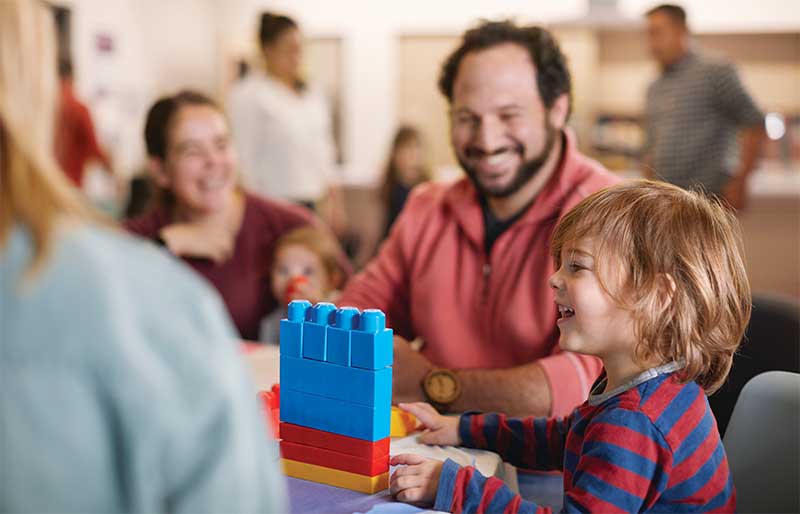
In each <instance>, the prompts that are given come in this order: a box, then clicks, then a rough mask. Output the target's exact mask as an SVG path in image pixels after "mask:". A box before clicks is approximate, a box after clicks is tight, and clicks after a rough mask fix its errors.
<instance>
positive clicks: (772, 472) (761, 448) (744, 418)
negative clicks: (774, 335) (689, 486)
mask: <svg viewBox="0 0 800 514" xmlns="http://www.w3.org/2000/svg"><path fill="white" fill-rule="evenodd" d="M798 434H800V374H797V373H786V372H785V371H769V372H767V373H762V374H760V375H758V376H757V377H755V378H753V379H752V380H750V381H749V382H748V383H747V384H746V385H745V386H744V389H742V394H741V395H739V400H738V401H737V402H736V408H735V409H734V410H733V415H732V416H731V419H730V426H729V427H728V433H727V434H725V439H724V444H725V451H726V453H727V454H728V463H729V465H730V469H731V474H732V475H733V482H734V484H735V485H736V504H737V505H736V507H737V509H736V510H737V512H800V492H798V487H797V485H798V484H800V438H799V437H798Z"/></svg>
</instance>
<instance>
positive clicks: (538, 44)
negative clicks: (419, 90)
mask: <svg viewBox="0 0 800 514" xmlns="http://www.w3.org/2000/svg"><path fill="white" fill-rule="evenodd" d="M506 43H512V44H516V45H519V46H521V47H522V48H524V49H526V50H527V51H528V53H529V54H530V57H531V61H532V62H533V64H534V66H535V67H536V84H537V85H538V87H539V95H540V96H541V97H542V102H543V103H544V106H545V107H547V108H548V109H549V108H550V107H552V106H553V103H554V102H555V101H556V98H558V97H559V96H561V95H562V94H564V93H566V94H567V95H569V96H570V110H571V109H572V81H571V79H570V74H569V69H568V68H567V59H566V57H564V54H563V53H561V49H560V48H559V47H558V43H557V42H556V40H555V39H554V38H553V36H552V35H551V34H550V32H548V31H547V30H545V29H543V28H541V27H536V26H533V25H527V26H520V25H517V24H515V23H514V22H513V21H511V20H505V21H483V22H482V23H481V24H480V25H478V26H477V27H475V28H473V29H470V30H468V31H467V32H466V33H465V34H464V38H463V39H462V41H461V45H460V46H459V47H458V48H456V50H455V51H454V52H453V53H452V54H450V57H448V58H447V61H445V63H444V66H442V73H441V75H440V76H439V90H440V91H441V92H442V94H443V95H444V96H446V97H447V99H448V100H449V101H451V102H452V101H453V84H454V83H455V80H456V75H457V74H458V68H459V66H460V65H461V61H462V60H463V59H464V56H466V55H467V54H469V53H471V52H478V51H481V50H488V49H489V48H492V47H495V46H498V45H502V44H506Z"/></svg>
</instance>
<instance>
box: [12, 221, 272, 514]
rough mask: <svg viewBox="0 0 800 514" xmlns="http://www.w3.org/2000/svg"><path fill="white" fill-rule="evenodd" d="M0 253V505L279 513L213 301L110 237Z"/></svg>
mask: <svg viewBox="0 0 800 514" xmlns="http://www.w3.org/2000/svg"><path fill="white" fill-rule="evenodd" d="M30 255H31V241H30V238H29V237H28V234H27V232H26V231H25V230H23V229H20V228H17V229H15V230H13V231H12V232H11V234H10V237H9V239H8V240H7V241H6V242H5V245H4V247H3V248H0V511H2V512H6V511H13V512H18V511H20V512H22V511H37V512H46V511H58V512H99V511H102V512H119V511H147V512H157V511H158V512H162V511H175V512H178V511H187V512H209V511H217V512H222V511H224V512H270V511H272V512H281V511H285V510H286V501H285V499H286V492H285V485H284V482H283V479H282V477H281V476H280V471H279V463H278V455H277V451H276V449H275V448H274V447H273V443H272V442H271V441H270V439H269V438H268V437H267V435H266V434H267V432H266V429H265V426H264V424H263V417H262V415H261V413H260V411H259V407H258V404H257V400H256V395H255V389H254V387H253V386H252V385H251V383H250V381H249V377H248V375H247V372H246V369H245V367H244V366H243V363H242V360H241V357H240V355H239V350H238V348H237V343H236V342H235V340H234V339H235V336H234V333H235V332H234V330H233V327H232V324H231V322H230V320H229V318H228V316H227V314H226V313H225V310H224V308H223V306H222V303H221V301H220V300H219V298H218V296H217V294H216V293H215V292H214V291H213V290H212V289H211V288H210V287H209V286H208V285H207V284H205V283H204V282H203V281H202V280H201V279H199V278H198V277H197V276H196V275H194V273H193V272H192V271H190V270H188V269H186V268H184V267H183V266H182V265H181V264H180V263H179V262H178V261H177V260H176V259H173V258H171V257H169V256H168V255H166V253H165V252H162V251H161V250H159V249H157V248H156V247H155V246H153V245H150V244H148V243H143V242H139V241H136V240H134V239H133V238H131V237H129V236H125V235H122V234H121V233H116V232H114V231H112V230H106V229H99V228H87V227H78V228H72V229H70V230H69V231H65V232H64V234H63V235H62V237H61V238H60V239H59V241H58V243H57V245H56V246H55V248H54V252H53V254H52V256H51V258H50V260H49V261H48V263H47V266H46V267H45V268H44V269H43V271H42V272H41V273H40V274H39V275H37V276H35V277H34V279H33V280H32V281H26V280H25V279H24V278H23V273H24V271H25V270H26V269H27V266H28V264H29V260H30Z"/></svg>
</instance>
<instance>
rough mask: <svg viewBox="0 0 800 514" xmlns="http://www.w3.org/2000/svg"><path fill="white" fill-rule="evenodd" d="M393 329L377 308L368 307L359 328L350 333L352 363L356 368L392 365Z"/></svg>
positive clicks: (363, 313) (362, 315)
mask: <svg viewBox="0 0 800 514" xmlns="http://www.w3.org/2000/svg"><path fill="white" fill-rule="evenodd" d="M392 344H393V343H392V329H390V328H386V316H384V314H383V312H381V311H379V310H377V309H366V310H365V311H364V312H362V313H361V316H360V317H359V323H358V330H354V331H353V332H352V334H351V335H350V347H351V353H352V355H351V358H350V364H351V365H352V366H353V367H355V368H364V369H380V368H385V367H386V366H391V365H392V356H393V349H394V347H393V346H392Z"/></svg>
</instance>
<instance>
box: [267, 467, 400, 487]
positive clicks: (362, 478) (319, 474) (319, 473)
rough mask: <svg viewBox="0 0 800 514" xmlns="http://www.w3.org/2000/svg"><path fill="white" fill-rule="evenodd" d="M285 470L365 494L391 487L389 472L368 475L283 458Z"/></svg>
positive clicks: (298, 475) (293, 475)
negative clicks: (372, 475)
mask: <svg viewBox="0 0 800 514" xmlns="http://www.w3.org/2000/svg"><path fill="white" fill-rule="evenodd" d="M281 464H282V465H283V472H284V473H285V474H286V475H287V476H290V477H294V478H299V479H301V480H310V481H312V482H319V483H321V484H327V485H332V486H334V487H342V488H344V489H351V490H353V491H358V492H360V493H365V494H375V493H377V492H378V491H383V490H384V489H387V488H388V487H389V472H388V471H387V472H386V473H381V474H380V475H375V476H374V477H368V476H366V475H359V474H357V473H349V472H347V471H341V470H338V469H333V468H326V467H324V466H317V465H315V464H306V463H305V462H298V461H296V460H290V459H281Z"/></svg>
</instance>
